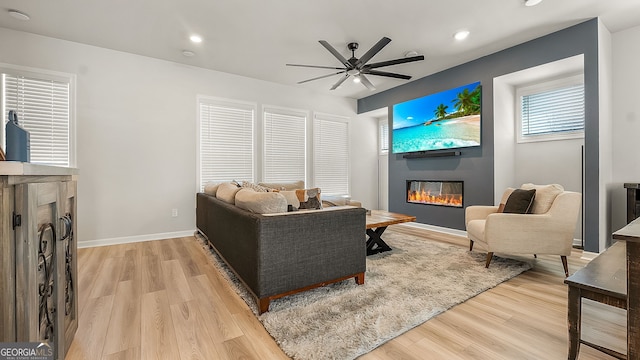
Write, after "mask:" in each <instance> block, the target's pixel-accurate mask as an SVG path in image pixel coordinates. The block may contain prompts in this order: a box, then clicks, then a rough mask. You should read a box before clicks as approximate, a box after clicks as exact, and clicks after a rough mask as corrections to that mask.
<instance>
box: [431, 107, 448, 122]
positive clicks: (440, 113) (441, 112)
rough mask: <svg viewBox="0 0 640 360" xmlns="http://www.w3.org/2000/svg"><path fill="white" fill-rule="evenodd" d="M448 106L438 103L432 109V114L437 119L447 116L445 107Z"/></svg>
mask: <svg viewBox="0 0 640 360" xmlns="http://www.w3.org/2000/svg"><path fill="white" fill-rule="evenodd" d="M448 108H449V106H448V105H445V104H440V105H438V107H437V108H436V110H435V111H434V115H435V116H436V118H437V119H442V118H444V117H445V116H447V109H448Z"/></svg>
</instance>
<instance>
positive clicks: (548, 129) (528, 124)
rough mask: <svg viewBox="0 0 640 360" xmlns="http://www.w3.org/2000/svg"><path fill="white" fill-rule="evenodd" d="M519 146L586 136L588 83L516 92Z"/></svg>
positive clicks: (569, 80)
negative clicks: (585, 118) (585, 98)
mask: <svg viewBox="0 0 640 360" xmlns="http://www.w3.org/2000/svg"><path fill="white" fill-rule="evenodd" d="M516 93H517V98H518V99H519V104H518V109H517V110H518V117H519V119H520V124H519V126H518V142H530V141H546V140H558V139H570V138H579V137H583V136H584V81H583V78H582V76H574V77H570V78H565V79H560V80H555V81H550V82H546V83H543V84H538V85H534V86H529V87H523V88H519V89H517V91H516Z"/></svg>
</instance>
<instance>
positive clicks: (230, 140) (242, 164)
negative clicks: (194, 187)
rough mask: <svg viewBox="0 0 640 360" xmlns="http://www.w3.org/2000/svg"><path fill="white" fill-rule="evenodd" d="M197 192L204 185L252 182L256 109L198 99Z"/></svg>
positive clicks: (243, 105) (252, 106) (238, 104)
mask: <svg viewBox="0 0 640 360" xmlns="http://www.w3.org/2000/svg"><path fill="white" fill-rule="evenodd" d="M198 102H199V106H198V108H199V115H198V118H199V122H200V125H199V127H200V144H199V148H200V154H199V156H200V161H199V162H200V164H199V170H200V179H199V180H200V189H201V190H202V189H203V187H204V184H206V183H207V182H210V181H213V182H224V181H231V180H238V181H254V176H253V169H254V166H253V138H254V136H253V132H254V126H253V124H254V117H255V106H254V105H251V104H244V103H234V102H226V101H218V100H212V99H204V98H201V99H199V101H198Z"/></svg>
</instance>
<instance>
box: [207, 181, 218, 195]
mask: <svg viewBox="0 0 640 360" xmlns="http://www.w3.org/2000/svg"><path fill="white" fill-rule="evenodd" d="M218 186H220V183H218V182H212V181H210V182H208V183H206V184H204V193H205V194H209V195H212V196H216V191H218Z"/></svg>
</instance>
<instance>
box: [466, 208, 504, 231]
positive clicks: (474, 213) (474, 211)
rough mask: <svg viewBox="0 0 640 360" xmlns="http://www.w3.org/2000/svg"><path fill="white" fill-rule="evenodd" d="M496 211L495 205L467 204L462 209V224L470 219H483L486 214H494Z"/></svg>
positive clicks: (467, 222)
mask: <svg viewBox="0 0 640 360" xmlns="http://www.w3.org/2000/svg"><path fill="white" fill-rule="evenodd" d="M497 211H498V207H497V206H485V205H472V206H467V208H466V209H465V210H464V224H465V226H467V225H468V224H469V221H472V220H484V219H486V218H487V216H489V215H491V214H494V213H496V212H497Z"/></svg>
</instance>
